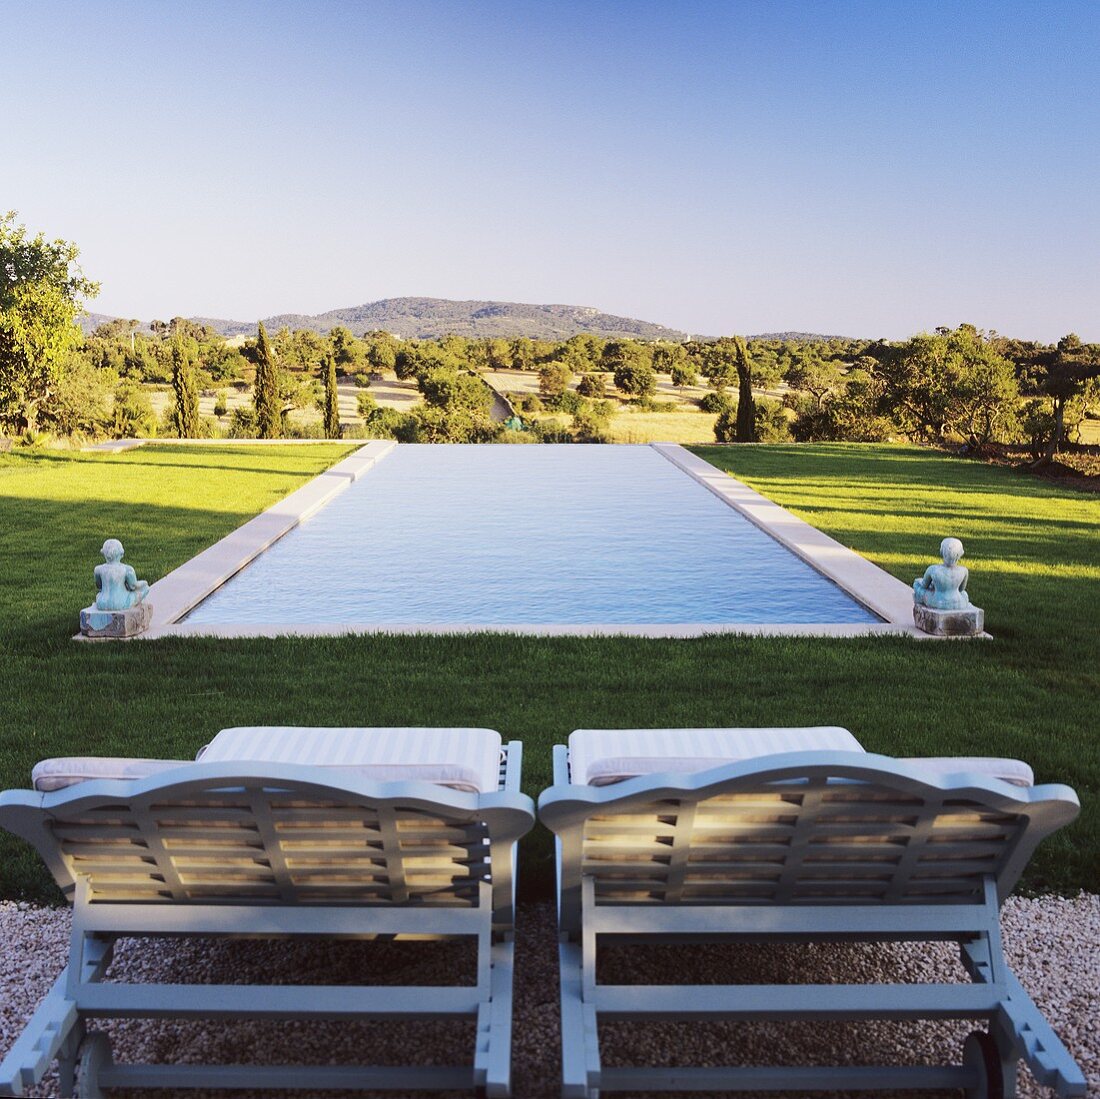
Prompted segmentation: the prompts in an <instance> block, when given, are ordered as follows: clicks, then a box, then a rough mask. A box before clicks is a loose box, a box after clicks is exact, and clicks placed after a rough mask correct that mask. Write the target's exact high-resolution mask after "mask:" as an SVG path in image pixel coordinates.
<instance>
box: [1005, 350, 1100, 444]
mask: <svg viewBox="0 0 1100 1099" xmlns="http://www.w3.org/2000/svg"><path fill="white" fill-rule="evenodd" d="M1008 355H1009V357H1010V358H1012V359H1013V360H1014V361H1015V363H1016V364H1017V366H1018V367H1019V368H1020V370H1021V373H1022V375H1023V382H1024V386H1025V389H1026V390H1027V391H1028V392H1029V393H1031V394H1033V395H1036V396H1042V397H1046V398H1048V399H1049V400H1050V402H1051V405H1052V413H1053V421H1052V423H1051V425H1050V430H1049V431H1047V432H1045V433H1044V438H1045V448H1044V450H1043V453H1042V454H1041V455H1040V456H1039V458H1038V461H1039V462H1041V463H1044V464H1045V463H1047V462H1050V461H1052V460H1053V458H1054V455H1055V454H1056V453H1057V452H1058V450H1059V449H1061V446H1062V443H1063V442H1064V440H1065V434H1066V431H1065V421H1066V408H1067V406H1068V405H1069V404H1070V402H1071V401H1073V400H1074V399H1075V398H1077V397H1080V396H1081V395H1082V394H1084V393H1085V392H1086V390H1087V389H1088V388H1089V387H1090V386H1091V385H1092V384H1094V383H1095V382H1096V380H1097V379H1098V378H1100V344H1084V343H1082V342H1081V338H1080V337H1079V336H1078V335H1077V334H1076V333H1074V332H1070V333H1069V334H1068V335H1066V336H1063V337H1062V338H1061V339H1060V340H1059V341H1058V342H1057V344H1055V345H1054V346H1053V347H1038V346H1036V345H1034V344H1031V345H1016V346H1014V347H1012V348H1010V349H1008Z"/></svg>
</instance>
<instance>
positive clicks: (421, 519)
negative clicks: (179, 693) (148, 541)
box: [186, 445, 881, 628]
mask: <svg viewBox="0 0 1100 1099" xmlns="http://www.w3.org/2000/svg"><path fill="white" fill-rule="evenodd" d="M880 621H881V620H880V619H879V618H878V617H877V616H876V615H874V614H872V613H871V612H870V611H869V610H867V609H865V608H864V607H863V606H862V605H861V604H859V603H857V602H856V601H855V600H854V599H853V598H852V597H851V596H849V595H848V594H847V593H846V592H845V591H843V590H842V589H841V588H839V587H838V586H837V585H835V584H834V583H832V582H831V581H830V580H828V579H827V578H825V577H824V576H822V575H821V574H820V573H818V572H817V571H816V570H815V569H813V568H812V567H811V566H810V565H808V564H806V563H805V562H804V561H802V560H801V559H800V558H798V557H796V556H795V555H794V554H792V553H791V552H790V551H789V550H787V549H786V548H785V547H783V546H782V545H781V544H780V543H778V542H777V541H775V540H774V539H773V538H771V537H770V536H769V535H768V534H765V533H764V532H763V531H761V530H760V529H758V528H757V527H755V526H754V525H753V524H752V523H750V522H749V521H748V520H747V519H745V518H744V517H743V516H742V515H741V514H740V513H739V512H737V511H735V510H734V509H733V508H732V507H730V506H729V505H727V504H726V503H724V502H723V501H722V500H720V499H718V498H717V497H716V496H714V495H713V494H712V493H710V492H709V491H708V490H707V489H706V488H705V487H703V486H702V485H701V484H699V483H698V482H697V481H695V480H694V479H693V478H692V477H690V476H688V475H687V474H686V473H684V472H682V471H681V470H680V469H678V468H677V467H676V466H675V465H673V464H672V462H670V461H669V460H668V459H666V458H665V457H663V456H662V455H661V454H660V452H659V451H657V450H655V449H653V448H651V447H648V446H598V445H591V446H586V445H568V446H564V445H559V446H541V445H526V446H438V445H437V446H427V445H425V446H418V445H400V446H398V447H396V448H395V449H394V450H393V451H392V453H390V454H389V455H388V456H387V457H386V458H384V459H383V460H381V461H380V462H379V463H378V464H377V465H376V466H375V467H374V468H373V469H371V470H370V471H369V472H368V473H366V474H365V475H364V476H363V477H362V478H361V479H360V480H359V481H357V482H355V483H354V484H352V485H351V486H350V487H349V488H348V489H347V490H346V491H344V492H342V493H341V494H340V495H338V496H337V497H335V498H334V499H333V500H332V501H331V502H330V503H328V504H327V505H325V507H323V508H322V509H321V510H320V511H318V512H317V513H316V514H315V515H313V516H312V517H311V518H309V519H307V520H305V521H304V522H303V523H301V524H300V525H299V526H298V527H296V528H295V529H293V530H291V531H290V532H289V533H288V534H286V535H285V536H284V537H283V538H281V539H280V540H279V541H278V542H276V543H275V544H274V545H273V546H271V548H269V549H268V550H266V551H265V552H264V553H262V554H260V556H259V557H257V558H256V559H255V560H254V561H253V562H252V563H251V564H250V565H248V567H247V568H245V569H243V570H241V571H240V572H239V573H237V574H236V575H235V576H233V577H232V578H231V579H230V580H229V581H228V582H227V583H225V584H224V585H223V586H222V587H221V588H219V589H217V590H216V591H215V592H213V594H211V595H210V596H209V597H208V598H207V599H206V600H205V601H203V602H202V603H201V604H199V605H198V606H197V607H196V608H195V609H194V610H193V611H192V612H191V613H190V614H189V615H188V616H187V619H186V622H187V624H189V625H191V624H195V625H229V624H233V625H240V626H251V625H261V624H263V625H270V624H279V625H285V626H302V625H319V626H323V625H344V624H358V625H372V624H375V625H377V624H392V625H395V626H396V625H424V626H447V625H469V626H473V627H475V628H476V627H477V626H479V625H485V626H493V625H507V624H516V625H520V624H550V623H553V624H563V625H565V624H601V625H619V624H643V623H644V624H675V623H685V624H686V623H692V624H700V625H705V624H712V623H713V624H719V623H728V624H735V623H769V624H771V623H774V624H781V623H807V624H812V623H844V624H859V623H878V622H880Z"/></svg>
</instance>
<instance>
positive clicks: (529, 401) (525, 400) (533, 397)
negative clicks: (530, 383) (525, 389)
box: [516, 393, 545, 412]
mask: <svg viewBox="0 0 1100 1099" xmlns="http://www.w3.org/2000/svg"><path fill="white" fill-rule="evenodd" d="M516 406H517V407H518V408H519V410H520V412H541V411H542V410H543V408H544V407H545V405H543V403H542V398H541V397H539V396H538V395H537V394H535V393H527V394H526V395H524V396H522V397H520V398H519V400H518V401H517V402H516Z"/></svg>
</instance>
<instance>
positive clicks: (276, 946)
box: [0, 893, 1100, 1099]
mask: <svg viewBox="0 0 1100 1099" xmlns="http://www.w3.org/2000/svg"><path fill="white" fill-rule="evenodd" d="M69 926H70V915H69V911H68V910H67V909H55V908H40V907H36V906H33V905H29V904H26V903H24V902H0V1050H2V1051H5V1052H6V1051H7V1049H8V1048H9V1047H10V1046H11V1044H12V1042H13V1041H14V1040H15V1038H16V1036H17V1035H18V1034H19V1031H20V1030H21V1028H22V1026H23V1024H24V1022H25V1021H26V1019H27V1018H29V1016H30V1014H31V1013H32V1012H33V1011H34V1008H35V1007H36V1005H37V1004H38V1002H39V1000H41V998H42V997H43V996H44V995H45V993H46V991H47V990H48V989H49V987H50V985H51V983H52V982H53V981H54V979H55V978H56V976H57V974H58V973H59V972H60V970H61V968H62V966H63V965H64V961H65V957H66V955H67V953H68V936H69ZM1002 928H1003V933H1004V942H1005V952H1006V954H1007V956H1008V959H1009V963H1010V964H1011V966H1012V967H1013V969H1014V970H1015V972H1016V974H1017V976H1018V977H1019V978H1020V980H1021V981H1022V983H1023V984H1024V986H1025V988H1027V989H1028V991H1029V992H1030V993H1031V995H1032V996H1033V997H1034V998H1035V1000H1036V1001H1037V1002H1038V1004H1039V1006H1040V1007H1041V1008H1042V1010H1043V1012H1044V1014H1045V1015H1046V1017H1047V1019H1048V1020H1049V1021H1050V1023H1051V1024H1052V1025H1053V1027H1054V1029H1055V1030H1056V1031H1057V1032H1058V1034H1059V1035H1060V1036H1061V1038H1062V1040H1063V1041H1064V1042H1065V1043H1066V1045H1067V1046H1068V1047H1069V1049H1070V1051H1071V1052H1072V1053H1073V1055H1074V1056H1075V1057H1076V1059H1077V1062H1078V1064H1079V1065H1080V1066H1081V1068H1082V1070H1083V1071H1084V1073H1085V1075H1086V1077H1087V1078H1088V1081H1089V1095H1090V1096H1098V1097H1100V896H1097V895H1095V894H1088V893H1082V894H1080V895H1079V896H1077V897H1073V898H1061V897H1036V898H1027V897H1013V898H1010V899H1009V901H1008V902H1007V903H1006V905H1005V906H1004V909H1003V911H1002ZM516 942H517V948H516V988H515V1018H514V1035H513V1038H514V1041H513V1049H512V1057H513V1094H514V1095H515V1097H516V1099H557V1096H558V1094H559V1083H558V1080H559V1075H558V1063H559V1058H560V1055H561V1039H560V1033H559V1030H558V991H557V949H556V946H557V938H556V931H555V928H554V914H553V908H552V906H550V905H545V904H538V905H525V906H521V907H520V910H519V916H518V922H517V936H516ZM272 975H275V980H277V981H279V982H281V983H310V982H313V983H325V982H332V983H337V984H338V983H352V982H354V981H356V980H362V981H364V982H369V981H375V982H378V983H387V984H424V985H431V984H437V983H438V984H442V983H452V982H457V981H466V982H470V983H472V981H473V979H474V976H473V975H474V957H473V951H472V949H471V948H470V947H469V946H467V945H465V944H463V943H451V942H444V943H378V944H375V943H347V942H334V941H327V942H312V943H308V942H302V941H281V942H263V941H255V940H236V941H227V940H212V939H186V940H159V941H158V940H152V941H150V940H146V941H144V942H139V941H128V940H120V942H119V944H118V947H117V950H116V954H115V961H114V963H113V964H112V967H111V971H110V977H111V978H112V979H117V980H130V981H153V980H159V981H171V980H180V981H199V982H226V983H229V982H248V981H256V982H262V981H270V980H271V979H272ZM600 979H601V980H607V981H617V982H624V983H625V982H631V981H645V982H647V983H660V982H661V981H662V980H664V981H669V982H689V981H699V982H701V983H705V982H721V983H726V982H728V983H735V982H739V981H740V982H751V981H775V982H797V981H815V982H816V981H821V982H846V981H902V980H907V981H935V980H965V979H966V978H965V975H964V974H963V972H962V968H961V966H960V965H959V963H958V952H957V949H955V948H953V947H952V946H950V945H949V944H942V943H903V944H854V945H853V944H819V945H813V946H810V947H806V946H804V945H803V946H794V945H789V944H764V945H761V944H753V945H751V946H741V947H737V946H732V947H730V946H714V945H691V946H682V947H675V948H674V947H670V946H662V945H658V946H653V945H648V946H644V947H638V946H635V947H626V946H623V947H616V948H613V949H612V948H609V949H607V950H606V951H604V953H603V957H602V960H601V970H600ZM93 1025H94V1026H96V1027H97V1028H100V1029H103V1030H105V1031H107V1032H108V1033H109V1034H110V1036H111V1042H112V1046H113V1049H114V1054H115V1057H116V1059H118V1060H120V1061H128V1060H129V1061H148V1060H153V1061H179V1062H191V1063H202V1062H217V1061H223V1062H238V1063H240V1062H249V1061H257V1062H264V1061H269V1062H278V1063H291V1062H299V1063H316V1064H331V1063H338V1062H341V1061H344V1062H351V1063H354V1062H356V1061H361V1060H364V1059H369V1060H372V1061H374V1062H375V1063H380V1064H385V1063H401V1062H406V1063H418V1064H445V1063H447V1062H448V1061H450V1060H453V1059H455V1058H456V1051H458V1056H459V1057H461V1058H463V1059H466V1060H468V1051H469V1050H470V1049H471V1048H472V1041H473V1038H472V1028H471V1026H470V1024H467V1023H463V1022H450V1021H443V1022H427V1023H422V1024H408V1023H405V1024H399V1023H377V1022H362V1023H356V1022H352V1023H347V1022H339V1023H338V1022H323V1023H305V1022H300V1023H293V1022H292V1023H275V1022H250V1021H242V1022H238V1023H227V1022H224V1021H218V1022H213V1023H193V1022H180V1021H175V1020H127V1021H123V1020H101V1021H97V1022H96V1023H94V1024H93ZM972 1027H973V1024H972V1023H967V1022H965V1021H962V1022H927V1023H892V1022H878V1021H871V1022H867V1021H862V1022H859V1023H824V1024H823V1023H813V1024H808V1023H793V1024H792V1023H788V1024H780V1023H757V1024H742V1023H713V1024H703V1025H700V1024H696V1023H692V1024H683V1023H679V1024H660V1025H658V1024H650V1025H639V1024H623V1023H618V1024H606V1025H604V1026H603V1027H602V1028H601V1047H602V1055H603V1058H604V1062H605V1064H608V1065H613V1064H630V1063H641V1064H661V1065H666V1064H697V1065H708V1064H710V1065H720V1064H737V1063H741V1064H753V1063H768V1062H772V1063H774V1061H775V1059H776V1051H777V1050H779V1051H781V1052H780V1057H781V1058H782V1059H783V1060H785V1061H786V1062H788V1063H792V1064H813V1063H815V1062H818V1063H827V1062H832V1063H847V1062H852V1063H858V1062H861V1061H866V1062H875V1061H879V1062H887V1061H894V1062H898V1063H916V1062H925V1063H931V1062H936V1061H939V1062H941V1063H946V1062H955V1061H957V1060H958V1057H959V1050H960V1048H961V1043H962V1040H963V1038H964V1036H965V1035H966V1033H967V1032H968V1031H969V1030H970V1029H972ZM364 1051H369V1054H368V1056H367V1057H364ZM56 1093H57V1082H56V1077H55V1076H53V1075H51V1076H48V1077H47V1078H46V1079H45V1080H43V1082H42V1084H41V1085H40V1087H39V1088H38V1089H36V1090H35V1091H34V1092H33V1093H31V1094H33V1095H37V1096H50V1095H55V1094H56ZM116 1094H119V1095H125V1093H121V1092H120V1093H116ZM134 1094H136V1093H134ZM156 1094H158V1095H165V1096H167V1095H169V1094H170V1093H168V1092H157V1093H156ZM179 1094H180V1095H181V1096H184V1095H186V1096H191V1097H193V1096H199V1095H202V1094H204V1093H202V1092H198V1091H191V1090H189V1091H185V1092H180V1093H179ZM206 1094H211V1095H214V1094H217V1095H230V1094H236V1095H241V1094H244V1093H241V1092H236V1093H230V1092H215V1093H206ZM257 1094H260V1093H257ZM265 1094H267V1095H272V1094H275V1093H271V1092H268V1093H265ZM278 1094H292V1093H278ZM296 1094H300V1093H296ZM311 1094H314V1095H316V1096H321V1095H323V1094H344V1095H346V1094H348V1093H346V1092H341V1093H322V1092H315V1093H311ZM431 1094H432V1095H434V1096H437V1097H440V1096H443V1097H446V1096H447V1095H448V1094H450V1093H441V1092H433V1093H431ZM454 1094H455V1095H456V1096H457V1095H468V1094H469V1093H454ZM771 1094H772V1095H773V1096H774V1095H775V1094H776V1093H771ZM863 1094H864V1095H865V1094H866V1093H863ZM894 1094H895V1095H898V1096H900V1095H901V1093H894ZM914 1094H917V1093H914ZM919 1094H920V1095H922V1096H924V1097H928V1096H929V1095H932V1094H933V1093H929V1092H921V1093H919ZM944 1094H945V1095H953V1094H955V1093H950V1092H948V1093H944ZM1018 1094H1019V1096H1020V1099H1033V1097H1040V1096H1047V1095H1050V1094H1053V1093H1052V1092H1050V1091H1049V1090H1048V1089H1045V1088H1042V1087H1040V1086H1039V1085H1038V1084H1037V1083H1036V1082H1035V1081H1034V1080H1033V1079H1032V1078H1031V1077H1030V1075H1029V1074H1028V1073H1027V1071H1026V1069H1022V1070H1021V1073H1020V1086H1019V1090H1018ZM790 1099H796V1096H795V1093H791V1096H790Z"/></svg>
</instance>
